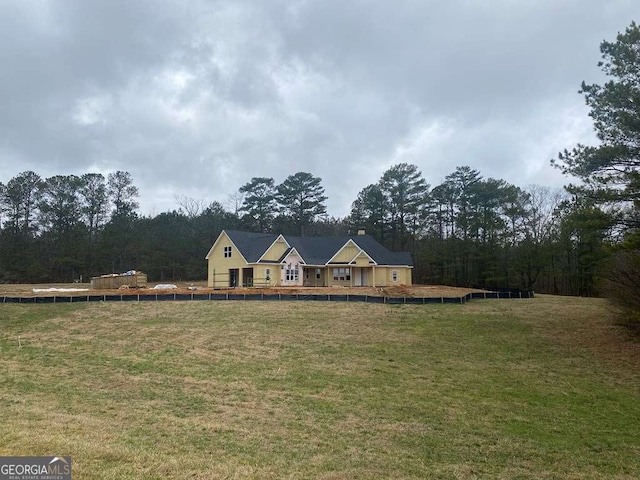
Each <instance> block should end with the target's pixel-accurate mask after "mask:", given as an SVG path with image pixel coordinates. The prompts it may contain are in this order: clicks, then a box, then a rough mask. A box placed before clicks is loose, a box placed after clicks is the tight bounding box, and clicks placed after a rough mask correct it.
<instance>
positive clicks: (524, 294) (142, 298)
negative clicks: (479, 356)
mask: <svg viewBox="0 0 640 480" xmlns="http://www.w3.org/2000/svg"><path fill="white" fill-rule="evenodd" d="M509 298H512V299H515V298H533V292H530V291H519V292H514V291H506V292H473V293H468V294H467V295H463V296H462V297H385V296H375V295H350V294H343V295H337V294H336V295H334V294H324V295H319V294H304V293H295V294H285V293H278V294H266V293H233V292H224V293H223V292H218V293H215V292H214V293H140V294H135V293H134V294H131V293H124V294H116V293H113V294H104V295H91V294H88V295H53V296H46V297H0V303H31V304H35V303H81V302H146V301H152V302H153V301H158V302H159V301H194V300H206V301H211V300H242V301H251V300H258V301H274V300H275V301H312V302H360V303H382V304H388V305H427V304H438V303H458V304H463V303H466V302H468V301H469V300H478V299H509Z"/></svg>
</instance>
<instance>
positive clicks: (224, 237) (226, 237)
mask: <svg viewBox="0 0 640 480" xmlns="http://www.w3.org/2000/svg"><path fill="white" fill-rule="evenodd" d="M221 240H222V241H224V240H227V241H228V242H229V243H231V245H233V246H234V247H235V249H236V250H237V251H238V253H239V254H240V256H241V257H242V258H243V259H244V261H245V262H246V261H247V259H246V257H245V256H244V255H243V254H242V251H241V250H240V249H239V248H238V246H237V245H236V243H235V242H234V241H233V240H232V239H231V237H230V236H229V235H228V234H227V232H226V231H225V230H223V231H222V232H220V235H218V238H216V241H215V242H213V245H211V248H210V249H209V252H208V253H207V256H206V257H204V258H205V260H209V257H210V256H211V254H212V253H213V251H214V250H215V248H216V246H217V245H218V243H219V242H220V241H221Z"/></svg>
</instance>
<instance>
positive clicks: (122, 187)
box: [107, 170, 139, 218]
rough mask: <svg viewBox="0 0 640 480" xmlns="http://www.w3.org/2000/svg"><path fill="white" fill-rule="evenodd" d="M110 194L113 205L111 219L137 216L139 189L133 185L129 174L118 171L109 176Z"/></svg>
mask: <svg viewBox="0 0 640 480" xmlns="http://www.w3.org/2000/svg"><path fill="white" fill-rule="evenodd" d="M107 182H108V192H109V196H110V199H111V203H113V207H114V209H113V212H112V214H111V217H112V218H114V217H128V216H132V215H135V211H136V209H137V208H138V206H139V205H138V202H137V201H136V198H138V195H139V192H138V187H136V186H135V185H134V184H133V179H132V178H131V174H130V173H129V172H123V171H120V170H119V171H117V172H115V173H110V174H109V176H108V180H107Z"/></svg>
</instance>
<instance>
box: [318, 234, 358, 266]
mask: <svg viewBox="0 0 640 480" xmlns="http://www.w3.org/2000/svg"><path fill="white" fill-rule="evenodd" d="M349 243H353V245H354V246H355V247H356V248H360V247H359V246H358V245H357V244H356V242H354V241H353V240H351V239H349V240H347V241H346V242H345V244H344V245H343V246H341V247H340V248H339V249H338V251H337V252H336V253H335V254H334V255H333V257H331V258H330V259H329V260H327V263H325V265H326V266H330V265H329V264H330V263H331V260H333V259H334V258H336V257H337V256H338V255H339V254H340V252H341V251H342V250H344V249H345V247H346V246H347V245H349ZM360 250H362V249H361V248H360ZM358 255H359V253H358Z"/></svg>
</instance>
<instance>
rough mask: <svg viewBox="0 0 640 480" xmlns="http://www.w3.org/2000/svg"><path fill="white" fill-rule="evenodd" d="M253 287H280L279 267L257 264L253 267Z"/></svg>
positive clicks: (277, 265) (276, 265)
mask: <svg viewBox="0 0 640 480" xmlns="http://www.w3.org/2000/svg"><path fill="white" fill-rule="evenodd" d="M267 270H269V275H268V276H269V279H268V280H267ZM253 278H254V282H253V285H254V286H255V287H267V286H271V287H276V286H278V285H280V265H279V264H277V263H275V264H269V265H263V264H257V265H254V266H253Z"/></svg>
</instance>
